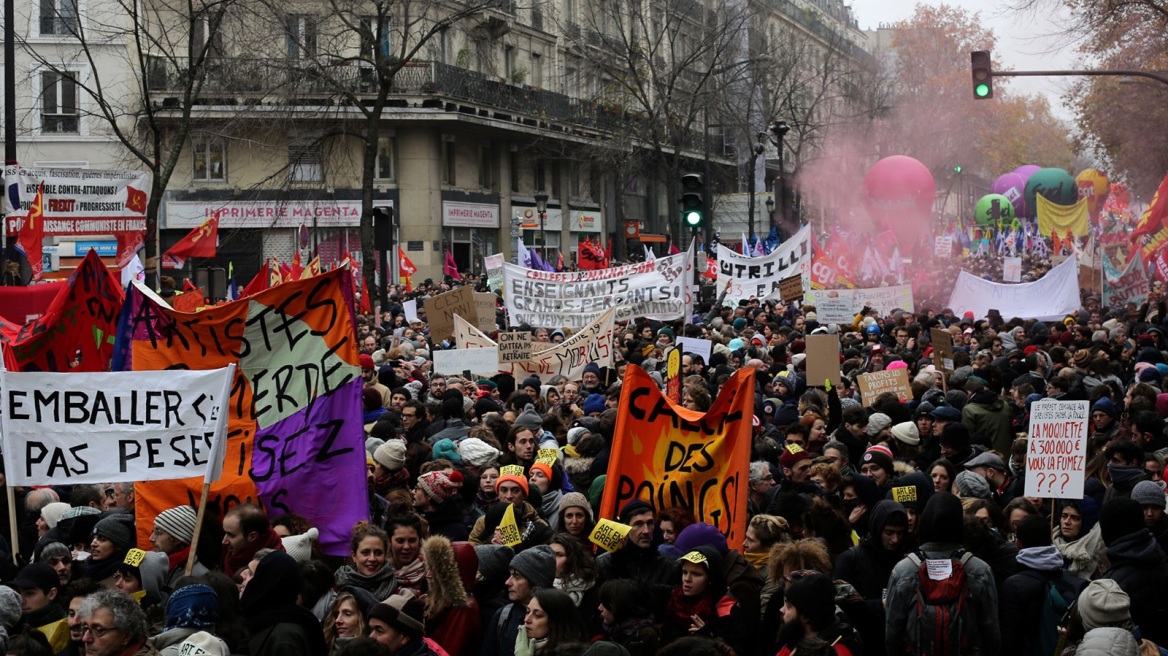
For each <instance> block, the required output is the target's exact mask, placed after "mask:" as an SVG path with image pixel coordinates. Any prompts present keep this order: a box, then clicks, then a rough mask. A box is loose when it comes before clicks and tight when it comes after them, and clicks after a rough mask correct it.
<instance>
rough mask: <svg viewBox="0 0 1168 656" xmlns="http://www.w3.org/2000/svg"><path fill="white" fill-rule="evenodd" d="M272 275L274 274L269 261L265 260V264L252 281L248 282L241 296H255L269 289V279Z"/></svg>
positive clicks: (240, 293)
mask: <svg viewBox="0 0 1168 656" xmlns="http://www.w3.org/2000/svg"><path fill="white" fill-rule="evenodd" d="M271 275H272V274H271V271H270V270H269V265H268V261H267V260H265V261H264V266H262V267H260V271H259V273H257V274H255V277H254V278H252V279H251V282H249V283H247V286H246V287H244V288H243V290H241V291H240V292H239V298H243V297H245V296H254V295H255V294H258V293H259V292H262V291H264V290H265V289H267V288H268V281H269V279H270V277H271Z"/></svg>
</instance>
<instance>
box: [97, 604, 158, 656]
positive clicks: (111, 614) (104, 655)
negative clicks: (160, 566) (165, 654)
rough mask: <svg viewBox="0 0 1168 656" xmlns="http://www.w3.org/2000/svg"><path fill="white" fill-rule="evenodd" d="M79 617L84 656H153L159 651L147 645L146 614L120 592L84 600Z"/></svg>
mask: <svg viewBox="0 0 1168 656" xmlns="http://www.w3.org/2000/svg"><path fill="white" fill-rule="evenodd" d="M77 614H78V615H79V616H80V617H81V625H80V626H79V627H78V628H80V629H81V632H82V633H81V635H82V641H83V642H84V643H85V653H86V656H120V655H122V654H130V655H132V656H156V655H157V654H158V650H157V649H155V648H154V647H151V646H150V644H149V643H147V641H146V639H147V638H148V637H149V636H148V634H147V633H148V625H147V623H146V613H145V612H143V611H142V607H141V606H139V605H138V602H136V601H134V598H133V597H131V596H130V595H128V594H126V593H124V592H122V591H121V590H102V591H100V592H95V593H93V594H92V595H90V596H88V597H86V598H85V601H84V602H82V604H81V608H80V609H79V610H78V613H77Z"/></svg>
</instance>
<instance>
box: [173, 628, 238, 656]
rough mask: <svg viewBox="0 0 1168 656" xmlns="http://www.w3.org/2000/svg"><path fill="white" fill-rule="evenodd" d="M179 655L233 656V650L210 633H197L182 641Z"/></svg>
mask: <svg viewBox="0 0 1168 656" xmlns="http://www.w3.org/2000/svg"><path fill="white" fill-rule="evenodd" d="M178 653H179V654H181V656H204V655H206V656H231V649H229V648H228V647H227V643H226V642H223V640H221V639H219V638H217V637H215V636H213V635H211V634H210V633H207V632H206V631H196V632H194V633H192V634H191V635H189V636H187V639H186V640H183V641H182V644H181V645H179V648H178Z"/></svg>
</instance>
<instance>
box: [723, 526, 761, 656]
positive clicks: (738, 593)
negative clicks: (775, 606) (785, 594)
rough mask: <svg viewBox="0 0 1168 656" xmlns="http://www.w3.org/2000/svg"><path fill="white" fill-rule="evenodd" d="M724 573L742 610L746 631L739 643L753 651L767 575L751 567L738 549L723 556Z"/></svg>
mask: <svg viewBox="0 0 1168 656" xmlns="http://www.w3.org/2000/svg"><path fill="white" fill-rule="evenodd" d="M722 573H723V575H724V577H725V579H726V585H727V589H728V590H729V591H730V594H732V595H734V598H735V599H736V600H737V601H738V606H739V610H740V611H741V616H740V618H739V622H740V625H741V626H742V628H743V630H744V631H745V633H744V634H743V635H744V639H740V640H739V644H740V645H743V646H744V647H746V650H747V651H746V653H752V652H753V649H751V646H752V645H754V644H755V640H754V638H755V636H756V634H757V631H758V624H759V618H760V617H761V616H762V602H761V595H762V586H763V584H765V583H766V577H765V576H763V574H762V572H759V571H758V570H757V569H755V568H753V567H751V566H750V563H748V562H747V561H746V558H744V557H743V556H742V554H740V553H738V550H736V549H731V550H729V551H727V552H726V555H725V556H723V558H722ZM740 653H741V652H740Z"/></svg>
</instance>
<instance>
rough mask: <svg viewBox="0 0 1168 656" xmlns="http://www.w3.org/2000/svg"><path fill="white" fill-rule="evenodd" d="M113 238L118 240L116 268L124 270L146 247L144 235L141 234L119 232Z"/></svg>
mask: <svg viewBox="0 0 1168 656" xmlns="http://www.w3.org/2000/svg"><path fill="white" fill-rule="evenodd" d="M114 236H115V237H117V239H118V268H121V269H124V268H126V267H128V266H129V265H130V260H132V259H134V255H135V254H137V252H138V251H140V250H142V247H143V246H145V245H146V241H145V235H144V234H143V233H141V232H119V233H118V234H116V235H114Z"/></svg>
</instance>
